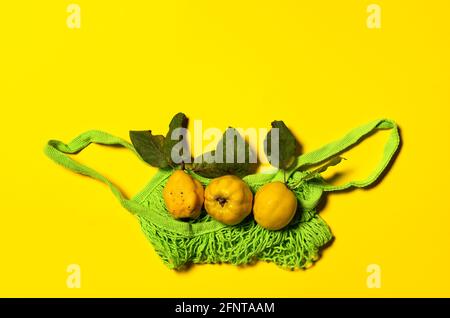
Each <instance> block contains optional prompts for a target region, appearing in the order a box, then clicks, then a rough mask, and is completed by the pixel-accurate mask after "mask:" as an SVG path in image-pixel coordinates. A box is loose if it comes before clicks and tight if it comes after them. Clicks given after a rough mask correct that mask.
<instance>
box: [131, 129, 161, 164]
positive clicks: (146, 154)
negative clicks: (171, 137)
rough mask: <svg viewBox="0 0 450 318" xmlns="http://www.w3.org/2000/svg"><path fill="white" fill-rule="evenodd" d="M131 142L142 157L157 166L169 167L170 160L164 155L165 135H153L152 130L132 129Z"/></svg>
mask: <svg viewBox="0 0 450 318" xmlns="http://www.w3.org/2000/svg"><path fill="white" fill-rule="evenodd" d="M130 139H131V142H132V144H133V146H134V148H135V149H136V151H137V153H138V154H139V155H140V156H141V158H142V159H143V160H144V161H145V162H147V163H148V164H150V165H152V166H153V167H157V168H167V167H168V166H169V162H168V161H167V160H166V157H165V155H164V139H165V138H164V136H162V135H153V134H152V132H151V130H145V131H130Z"/></svg>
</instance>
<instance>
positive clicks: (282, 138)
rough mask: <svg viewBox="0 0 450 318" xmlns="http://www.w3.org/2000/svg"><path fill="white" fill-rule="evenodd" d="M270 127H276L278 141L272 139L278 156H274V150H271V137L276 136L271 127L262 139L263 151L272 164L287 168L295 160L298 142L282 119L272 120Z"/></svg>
mask: <svg viewBox="0 0 450 318" xmlns="http://www.w3.org/2000/svg"><path fill="white" fill-rule="evenodd" d="M272 128H275V129H278V142H276V140H274V143H275V145H274V146H276V145H277V144H278V156H276V151H273V150H275V149H272V137H274V138H275V136H276V135H274V132H273V129H271V130H270V131H269V132H268V133H267V136H266V139H265V140H264V151H265V153H266V156H267V158H268V159H269V162H270V163H271V164H272V165H273V166H275V167H277V168H280V169H283V170H287V169H289V167H290V166H291V165H292V164H293V163H294V162H295V158H296V156H297V149H298V148H299V145H298V142H297V140H296V139H295V137H294V135H293V134H292V133H291V131H290V130H289V128H287V127H286V125H285V124H284V122H283V121H279V120H275V121H273V122H272ZM272 135H274V136H272ZM275 139H276V138H275ZM272 154H273V156H272Z"/></svg>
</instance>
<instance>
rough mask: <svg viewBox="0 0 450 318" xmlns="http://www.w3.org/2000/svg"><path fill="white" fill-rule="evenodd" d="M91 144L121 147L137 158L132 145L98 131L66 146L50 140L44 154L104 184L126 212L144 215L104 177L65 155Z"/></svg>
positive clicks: (137, 206)
mask: <svg viewBox="0 0 450 318" xmlns="http://www.w3.org/2000/svg"><path fill="white" fill-rule="evenodd" d="M91 143H96V144H101V145H117V146H122V147H125V148H127V149H129V150H131V151H132V152H133V153H135V154H136V156H138V157H139V155H138V154H137V152H136V151H135V149H134V147H133V145H132V144H130V143H129V142H127V141H125V140H123V139H121V138H119V137H115V136H113V135H110V134H108V133H105V132H102V131H98V130H90V131H87V132H85V133H83V134H81V135H79V136H78V137H76V138H75V139H74V140H72V141H71V142H69V143H68V144H64V143H63V142H61V141H58V140H50V141H49V142H48V143H47V145H46V146H45V149H44V152H45V154H46V155H47V156H48V157H49V158H50V159H52V160H53V161H55V162H56V163H58V164H60V165H62V166H63V167H65V168H67V169H69V170H71V171H73V172H76V173H80V174H83V175H86V176H89V177H91V178H94V179H97V180H99V181H102V182H104V183H106V184H107V185H108V186H109V188H110V189H111V191H112V193H113V194H114V196H115V197H116V198H117V199H118V200H119V202H120V203H121V204H122V206H123V207H124V208H126V209H127V210H128V211H130V212H132V213H146V209H144V208H143V207H142V206H141V205H139V204H138V203H136V202H134V201H131V200H128V199H126V198H125V197H124V195H123V194H122V192H121V191H120V190H119V188H118V187H116V186H115V185H114V184H113V183H112V182H111V181H110V180H108V179H107V178H106V177H105V176H103V175H102V174H100V173H98V172H97V171H95V170H94V169H92V168H89V167H87V166H85V165H83V164H81V163H79V162H76V161H75V160H73V159H71V158H70V157H68V156H67V155H66V154H76V153H78V152H80V151H81V150H83V149H84V148H86V147H87V146H89V145H90V144H91Z"/></svg>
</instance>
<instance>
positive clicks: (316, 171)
mask: <svg viewBox="0 0 450 318" xmlns="http://www.w3.org/2000/svg"><path fill="white" fill-rule="evenodd" d="M342 160H346V159H345V158H343V157H341V156H336V157H333V158H331V159H330V160H329V161H328V162H326V163H325V164H323V165H322V166H320V167H318V168H316V169H314V170H311V171H309V172H308V175H307V176H306V177H304V179H303V180H304V181H307V180H311V179H314V178H315V177H317V176H318V175H319V174H320V173H322V172H325V171H327V169H328V168H330V167H333V166H336V165H338V164H339V163H341V161H342Z"/></svg>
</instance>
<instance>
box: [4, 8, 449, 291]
mask: <svg viewBox="0 0 450 318" xmlns="http://www.w3.org/2000/svg"><path fill="white" fill-rule="evenodd" d="M69 3H70V2H69V1H46V2H42V1H28V2H17V1H8V2H4V3H2V9H1V11H0V38H1V49H0V105H1V112H2V114H1V118H2V120H1V126H0V129H1V135H2V143H1V149H2V150H1V159H0V160H1V167H2V172H1V174H0V175H1V179H2V182H1V184H2V185H1V189H0V190H1V198H2V204H1V219H0V252H1V254H0V255H1V261H0V296H25V297H28V296H62V297H80V296H87V297H91V296H124V297H141V296H166V297H192V296H208V297H209V296H222V297H223V296H233V297H241V296H242V297H243V296H255V297H256V296H259V297H265V296H268V297H269V296H270V297H278V296H284V297H315V296H323V297H328V296H339V297H341V296H342V297H348V296H352V297H366V296H367V297H377V296H383V297H384V296H388V297H389V296H394V297H400V296H402V297H403V296H423V297H428V296H438V297H439V296H447V297H449V296H450V287H449V286H450V272H449V270H448V269H449V268H450V251H449V249H450V247H449V243H450V204H449V201H448V190H447V184H448V181H449V177H450V175H449V168H448V162H449V159H450V152H449V139H448V138H449V137H450V134H449V132H450V125H449V119H450V116H449V107H450V62H449V61H450V59H449V56H450V49H449V47H450V46H449V44H450V41H449V39H450V26H449V22H448V21H449V19H448V16H449V14H450V3H449V2H448V1H443V0H442V1H437V0H434V1H427V2H420V1H376V3H377V4H379V5H380V6H381V9H382V16H381V17H382V27H381V29H378V30H374V29H368V28H367V27H366V18H367V15H368V14H367V12H366V8H367V6H368V5H369V4H370V3H372V2H369V1H356V0H352V1H234V0H233V1H77V2H76V3H78V4H79V5H80V7H81V19H82V20H81V21H82V22H81V23H82V24H81V29H69V28H68V27H67V25H66V18H67V16H68V13H67V12H66V8H67V5H68V4H69ZM178 111H183V112H185V113H186V114H187V115H188V116H189V117H190V118H191V119H202V120H203V125H204V128H208V127H218V128H221V129H224V128H226V127H227V126H229V125H232V126H234V127H244V128H248V127H268V126H269V124H270V122H271V121H272V120H274V119H281V120H284V121H285V122H286V123H287V124H288V125H289V126H290V127H291V129H292V130H293V131H294V132H295V134H296V135H297V136H298V137H299V139H300V140H301V143H302V144H303V147H304V149H305V151H311V150H313V149H315V148H317V147H319V146H322V145H323V144H325V143H327V142H329V141H331V140H334V139H336V138H339V137H341V136H342V135H343V134H344V133H346V132H347V131H349V130H350V129H352V128H354V127H356V126H358V125H361V124H364V123H366V122H368V121H370V120H373V119H376V118H380V117H388V118H392V119H394V120H396V121H397V122H398V123H399V125H400V126H401V128H402V137H403V141H404V144H403V148H402V150H401V153H400V155H399V157H398V158H397V161H396V162H395V165H394V167H393V168H392V170H391V171H390V172H389V174H388V175H387V176H386V177H385V178H384V179H383V181H382V182H381V183H380V184H379V185H378V186H376V187H375V188H373V189H371V190H369V191H363V190H355V191H351V192H348V193H342V194H333V195H330V196H329V197H328V201H327V204H326V207H325V209H324V210H322V211H321V216H322V217H323V218H324V219H325V220H326V221H327V222H328V224H329V225H330V227H331V229H332V231H333V234H334V235H335V237H336V239H335V241H334V243H333V244H332V246H331V247H329V248H327V249H326V250H325V251H324V253H323V257H322V259H321V260H320V261H319V262H318V263H317V264H316V265H315V266H314V267H313V268H312V269H310V270H307V271H296V272H290V271H286V270H282V269H280V268H278V267H276V266H275V265H273V264H267V263H258V264H257V265H255V266H250V267H245V268H238V267H233V266H229V265H215V266H212V265H202V266H194V267H192V268H191V269H190V270H189V271H186V272H175V271H171V270H169V269H167V268H166V267H165V266H164V265H163V263H162V262H161V261H160V260H159V258H158V256H157V255H156V253H155V252H154V250H153V248H152V247H151V245H150V244H149V243H148V242H147V241H146V238H145V237H144V235H143V234H142V233H141V231H140V228H139V225H138V222H137V221H136V220H135V218H134V217H133V216H131V215H130V214H129V213H127V212H126V211H125V210H124V209H122V208H121V207H120V205H119V204H118V203H117V202H116V201H115V199H114V198H113V196H112V195H111V193H110V192H109V190H108V189H107V187H106V186H104V185H102V184H100V183H98V182H96V181H92V180H90V179H88V178H86V177H82V176H78V175H75V174H73V173H71V172H68V171H65V170H64V169H62V168H60V167H58V166H56V165H55V164H53V163H52V162H51V161H50V160H48V159H47V158H46V157H45V156H44V155H43V152H42V149H43V146H44V144H45V142H46V141H47V140H48V139H52V138H56V139H60V140H63V141H66V142H67V141H69V140H70V139H72V138H73V137H75V136H76V135H78V134H79V133H81V132H83V131H85V130H88V129H100V130H105V131H108V132H110V133H112V134H115V135H118V136H121V137H124V138H127V135H128V130H129V129H153V130H154V131H156V132H160V133H165V131H166V127H167V124H168V122H169V120H170V118H171V116H172V115H173V114H174V113H175V112H178ZM386 136H387V135H386V134H385V133H380V134H378V135H376V136H374V137H373V138H371V139H370V140H369V141H368V142H367V143H364V144H362V145H361V146H360V147H358V148H357V149H355V150H354V151H352V152H351V153H349V154H347V158H348V159H349V160H347V161H346V162H345V163H343V164H342V165H341V166H339V167H338V168H336V169H335V171H336V170H337V171H340V172H343V173H344V178H343V179H342V180H340V181H339V182H343V181H345V180H351V179H357V178H362V177H364V176H365V175H367V174H368V173H369V172H370V169H371V168H373V167H374V165H375V164H376V162H377V159H379V158H380V155H381V151H382V147H383V142H384V141H385V139H386ZM79 159H80V160H81V161H82V162H84V163H87V164H89V165H90V166H92V167H95V168H96V169H98V170H99V171H101V172H102V173H104V174H105V175H107V176H108V177H110V178H111V179H112V180H113V181H114V182H116V183H117V184H118V185H120V186H121V188H122V189H123V190H124V192H125V193H126V194H127V195H128V196H131V195H133V194H135V193H136V192H137V191H139V190H140V189H141V188H142V187H143V186H144V185H145V184H146V183H147V182H148V180H149V179H150V178H151V176H152V175H153V173H154V172H155V170H154V169H153V168H149V167H148V166H146V165H145V164H143V163H141V162H139V161H138V160H136V158H133V155H132V154H130V153H128V152H127V151H126V150H120V149H107V148H105V147H91V148H89V149H88V150H86V151H85V152H83V153H82V154H80V155H79ZM69 264H79V265H80V267H81V279H82V280H81V282H82V283H81V284H82V285H81V288H80V289H69V288H67V286H66V278H67V275H68V274H67V272H66V268H67V266H68V265H69ZM369 264H378V265H379V266H380V268H381V282H382V286H381V288H379V289H370V288H367V285H366V279H367V276H368V273H367V272H366V269H367V266H368V265H369Z"/></svg>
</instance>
